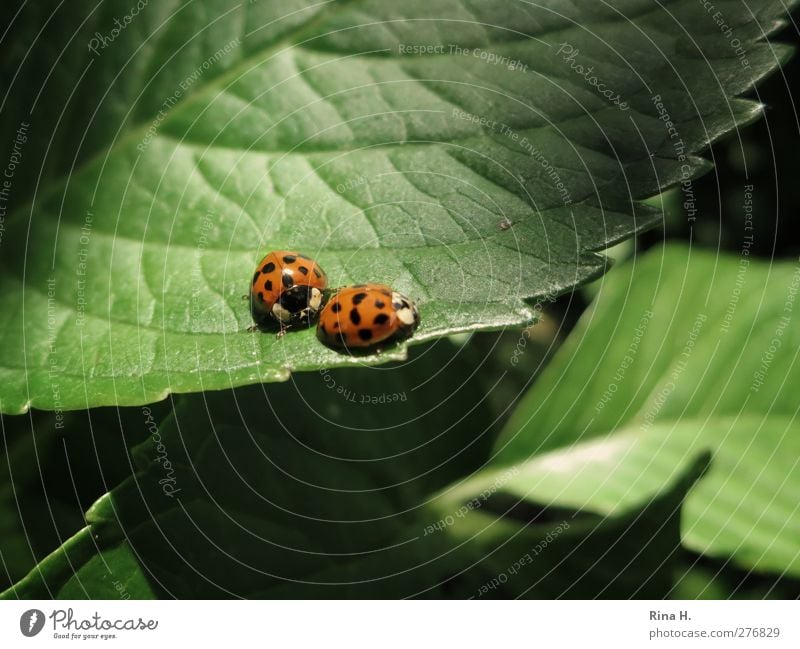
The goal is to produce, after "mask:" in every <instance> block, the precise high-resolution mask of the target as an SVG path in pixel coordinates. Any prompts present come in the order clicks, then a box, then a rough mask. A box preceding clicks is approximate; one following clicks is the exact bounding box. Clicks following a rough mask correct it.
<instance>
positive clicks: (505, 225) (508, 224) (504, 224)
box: [498, 216, 514, 230]
mask: <svg viewBox="0 0 800 649" xmlns="http://www.w3.org/2000/svg"><path fill="white" fill-rule="evenodd" d="M512 225H514V224H513V223H512V222H511V221H509V220H508V217H507V216H504V217H503V218H502V219H501V220H500V223H499V224H498V227H499V228H500V229H501V230H508V229H509V228H510V227H511V226H512Z"/></svg>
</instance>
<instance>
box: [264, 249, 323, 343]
mask: <svg viewBox="0 0 800 649" xmlns="http://www.w3.org/2000/svg"><path fill="white" fill-rule="evenodd" d="M327 285H328V278H327V276H326V275H325V272H324V271H323V270H322V268H320V266H319V264H318V263H317V262H315V261H314V260H313V259H311V258H310V257H306V256H305V255H302V254H300V253H299V252H290V251H287V250H276V251H273V252H270V253H269V254H268V255H267V256H266V257H264V259H262V260H261V261H260V262H259V264H258V267H257V268H256V272H255V274H254V275H253V281H252V283H251V287H250V311H251V312H252V314H253V320H255V321H256V324H257V325H258V326H262V325H265V324H267V323H268V322H269V321H270V320H272V321H275V322H277V323H278V324H280V326H281V331H283V330H284V329H285V328H286V327H289V326H292V325H297V324H305V325H310V324H311V323H312V322H313V320H314V318H315V317H316V316H317V314H318V313H319V310H320V307H322V299H323V294H324V291H325V288H326V287H327Z"/></svg>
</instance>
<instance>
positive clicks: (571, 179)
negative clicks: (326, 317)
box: [0, 0, 789, 413]
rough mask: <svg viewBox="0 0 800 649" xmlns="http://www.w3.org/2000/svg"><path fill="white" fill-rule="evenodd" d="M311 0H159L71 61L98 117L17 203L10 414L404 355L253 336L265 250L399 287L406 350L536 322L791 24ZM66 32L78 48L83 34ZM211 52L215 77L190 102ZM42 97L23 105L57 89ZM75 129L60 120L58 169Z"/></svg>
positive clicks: (766, 8) (9, 293) (5, 386)
mask: <svg viewBox="0 0 800 649" xmlns="http://www.w3.org/2000/svg"><path fill="white" fill-rule="evenodd" d="M151 4H155V3H151ZM267 5H269V6H270V8H267ZM115 6H117V5H115ZM120 6H121V5H120ZM310 6H311V5H309V4H308V3H306V2H288V1H286V2H281V3H278V4H273V3H268V2H257V3H238V2H236V3H234V2H232V1H230V2H223V1H219V2H215V1H212V0H205V2H200V1H197V2H193V3H187V5H186V6H182V7H181V9H180V11H178V12H177V13H175V14H174V15H166V14H167V13H168V9H158V10H156V9H153V11H158V14H157V18H156V17H155V16H156V14H155V13H154V14H149V16H150V17H149V18H147V19H144V18H142V19H141V20H140V19H139V18H138V17H137V18H136V19H135V20H134V22H133V24H132V25H130V26H129V27H128V28H127V29H126V30H125V32H124V38H121V39H120V40H119V41H115V42H113V43H111V45H109V47H108V48H107V50H101V55H100V56H99V57H98V59H97V60H98V62H99V63H98V68H97V69H98V71H100V70H103V71H104V72H103V73H102V74H100V75H99V77H98V76H95V75H94V74H93V72H92V70H93V69H94V68H92V69H90V70H89V71H88V72H87V73H86V75H84V76H82V77H79V76H78V75H77V70H79V69H80V70H81V71H82V72H83V71H85V70H86V67H85V66H83V67H82V66H81V65H80V64H77V65H75V64H73V65H72V67H69V66H68V67H66V68H65V72H66V76H65V77H60V81H59V83H60V84H63V85H66V86H67V87H70V88H71V89H72V90H74V91H75V92H74V93H71V94H70V95H69V96H68V100H67V101H66V104H65V111H66V112H68V113H69V114H81V115H85V114H86V113H89V114H91V115H92V120H91V122H90V123H91V128H89V129H88V130H89V131H90V132H91V133H93V134H94V133H97V136H96V137H97V140H98V142H96V143H95V144H96V146H94V149H96V150H98V151H99V154H98V155H95V156H94V157H89V158H88V159H85V162H84V163H83V164H82V165H80V167H79V168H76V169H75V171H74V173H72V174H71V175H70V176H69V177H68V178H67V179H64V180H61V181H58V182H50V184H49V185H48V186H47V187H46V188H44V189H42V190H40V191H39V192H37V194H36V196H35V200H34V202H33V203H32V204H31V205H30V206H26V207H24V208H20V209H18V210H17V211H16V212H15V213H14V214H13V215H10V216H9V218H8V219H7V223H6V231H5V232H4V236H3V241H2V246H3V248H2V249H3V258H2V270H3V273H2V276H0V277H1V279H0V291H2V294H3V297H4V309H3V318H2V321H0V324H2V327H0V332H2V334H0V335H2V338H0V386H1V387H0V409H1V410H2V411H5V412H11V413H16V412H21V411H23V410H25V409H26V408H27V407H29V406H31V405H32V406H35V407H38V408H43V409H55V410H59V409H70V408H80V407H88V406H96V405H103V404H122V405H132V404H141V403H146V402H152V401H154V400H158V399H162V398H164V397H165V396H166V395H167V394H168V393H169V392H193V391H199V390H209V389H221V388H229V387H232V386H237V385H244V384H248V383H256V382H265V381H281V380H286V379H287V378H288V377H289V373H290V372H291V371H293V370H310V369H316V368H320V367H336V366H345V365H353V364H373V363H382V362H386V361H389V360H396V359H399V358H402V357H404V355H405V353H406V350H405V347H404V346H403V345H400V346H398V347H396V348H395V349H392V350H389V351H387V352H385V353H383V354H382V355H371V356H367V357H363V358H357V359H356V358H352V357H350V356H346V355H342V354H337V353H335V352H333V351H330V350H328V349H326V348H323V347H322V346H321V345H320V344H319V343H318V342H317V340H316V338H315V336H314V332H313V331H302V332H296V333H293V334H292V335H291V336H286V337H284V338H282V339H276V338H275V337H274V336H272V335H254V334H248V333H247V332H246V328H247V326H248V325H249V324H250V316H249V313H248V307H247V303H246V302H245V301H242V300H241V299H240V298H241V295H242V294H243V293H245V292H246V290H247V288H248V284H249V278H250V277H251V276H252V271H253V268H254V266H255V263H256V262H257V261H258V259H259V258H260V257H261V256H262V255H263V254H264V252H265V251H266V250H269V249H279V248H287V247H288V248H296V249H301V250H303V251H305V252H306V253H307V254H310V255H312V256H314V257H316V258H318V260H319V261H320V263H321V264H322V266H323V267H324V268H325V269H326V270H327V272H328V274H329V277H330V279H331V282H332V283H333V284H334V285H341V284H345V283H349V282H356V281H386V282H390V283H392V284H393V285H395V286H396V287H397V288H398V289H400V290H403V291H405V292H406V293H408V294H410V295H411V296H412V297H414V298H415V299H416V300H417V301H418V302H419V304H420V307H421V313H422V326H421V328H420V330H419V332H418V334H417V336H416V337H415V338H414V340H413V341H412V342H414V343H419V342H422V341H425V340H430V339H432V338H436V337H440V336H443V335H446V334H451V333H454V332H462V331H472V330H489V329H497V328H501V327H506V326H511V325H520V324H523V323H528V322H530V321H531V320H532V319H533V317H534V309H533V302H534V301H535V300H536V299H541V298H543V297H544V296H548V295H552V294H558V293H561V292H564V291H567V290H569V289H571V288H572V287H574V286H576V285H578V284H580V283H582V282H585V281H587V280H588V279H590V278H593V277H596V276H598V275H599V274H600V273H602V271H603V270H604V266H605V262H604V259H603V258H602V257H601V256H599V255H598V254H596V253H595V252H594V251H598V250H601V249H604V248H605V247H606V246H608V245H609V244H611V243H614V242H616V241H619V240H622V239H624V238H626V237H629V236H631V235H632V234H633V233H634V232H636V231H638V230H641V229H642V228H645V227H648V226H650V225H652V224H653V223H655V221H656V217H657V213H656V212H655V211H654V210H652V209H651V208H648V207H645V206H643V205H641V204H638V203H636V202H635V201H636V199H641V198H645V197H647V196H650V195H652V194H655V193H657V192H658V191H660V190H661V189H662V188H664V187H665V186H668V185H673V184H675V183H677V182H679V181H681V180H685V179H686V178H688V177H693V176H695V175H697V174H699V173H702V172H703V171H704V170H706V169H708V167H709V164H708V163H707V162H705V161H703V160H701V159H699V158H696V157H694V156H692V155H691V154H692V153H693V152H696V151H699V150H700V149H702V148H703V147H704V146H705V145H706V144H707V143H708V142H709V141H711V140H713V139H715V138H717V137H719V136H720V135H722V134H723V133H725V132H726V131H728V130H730V129H732V128H733V127H734V126H735V125H736V124H741V123H744V122H747V121H749V120H752V119H754V118H755V117H757V115H758V114H759V113H760V111H761V106H760V105H758V104H756V103H754V102H750V101H743V100H738V99H734V97H735V96H736V95H738V94H740V93H743V92H745V91H747V90H748V89H749V88H750V87H751V86H752V85H753V83H754V82H756V81H758V80H759V79H761V78H762V77H764V76H765V75H767V74H769V73H770V72H771V71H773V70H774V69H776V67H777V66H778V65H779V63H780V62H781V61H783V60H785V59H786V58H787V56H788V53H789V52H788V49H787V48H786V47H783V46H774V45H770V44H768V43H765V42H760V41H758V39H760V38H762V37H763V35H764V34H765V33H768V32H771V31H772V30H774V29H775V28H776V27H778V26H779V24H778V23H777V22H776V20H777V19H778V18H779V17H780V16H781V15H782V13H783V12H784V11H785V8H784V5H783V3H780V2H777V1H776V2H772V1H770V2H765V3H762V6H761V7H760V8H759V9H757V10H751V8H749V7H745V6H744V5H742V4H741V3H740V2H738V0H721V1H720V2H718V3H717V8H718V9H719V10H720V11H721V12H723V13H724V15H725V17H726V21H727V24H728V25H730V26H731V28H732V29H733V30H734V32H735V34H736V37H737V38H738V39H739V40H740V42H741V43H742V46H743V47H744V48H745V50H746V54H747V65H744V63H743V61H742V60H741V58H740V55H739V54H737V52H736V51H735V50H734V49H732V48H731V47H730V42H729V41H728V39H727V38H726V37H725V35H724V34H723V33H722V32H721V31H720V28H719V25H718V24H717V22H716V21H715V20H714V19H713V18H712V16H711V15H709V14H708V13H707V12H706V11H705V10H704V9H703V8H702V5H700V4H698V3H697V2H695V1H694V0H673V1H672V2H668V3H665V4H664V6H661V5H653V4H652V3H649V2H642V1H641V0H625V1H621V2H617V3H614V6H613V7H612V6H608V5H603V4H600V5H598V4H596V3H578V4H576V3H574V2H571V1H567V0H560V1H556V2H553V3H550V4H549V5H548V6H539V5H534V4H530V3H509V2H507V1H505V0H502V1H501V0H496V1H494V2H473V1H471V0H460V1H457V0H440V1H439V2H431V1H430V0H411V1H407V2H403V3H402V4H399V5H398V3H396V2H393V1H390V0H371V1H370V0H361V1H355V2H337V3H332V4H329V5H326V6H325V7H324V8H322V9H319V10H312V9H310V8H309V7H310ZM207 8H212V9H213V10H212V11H209V12H208V13H207V12H206V9H207ZM120 10H121V9H120ZM228 10H229V11H230V13H225V12H226V11H228ZM293 10H296V11H293ZM126 11H127V10H126ZM148 11H150V5H148V7H147V9H145V10H143V11H142V13H147V12H148ZM223 14H224V15H225V18H224V20H223V19H222V18H220V16H222V15H223ZM282 16H286V19H285V20H283V19H282ZM218 18H219V21H220V22H217V20H218ZM276 21H277V23H276ZM98 24H101V23H97V22H95V23H94V25H93V26H94V27H97V25H98ZM276 25H277V26H276ZM217 27H218V31H215V30H216V29H217ZM262 28H263V29H262ZM129 30H130V31H129ZM134 30H135V31H134ZM195 34H198V35H199V34H202V35H203V36H198V38H200V41H201V42H203V43H204V45H202V46H201V47H198V48H197V51H196V52H193V50H192V48H193V45H192V44H193V43H194V39H193V36H194V35H195ZM233 38H238V44H234V46H233V49H232V50H231V51H230V52H228V53H227V54H226V53H224V52H223V53H221V54H218V53H219V52H220V51H221V50H224V48H225V47H226V45H229V44H230V43H231V40H232V39H233ZM206 41H207V42H206ZM142 43H147V46H145V47H140V45H141V44H142ZM214 45H216V46H217V48H218V49H217V50H213V47H214ZM74 47H77V48H78V50H79V51H82V53H81V54H80V55H77V54H76V53H75V50H74V49H71V50H70V52H71V53H72V55H73V56H81V57H83V60H84V61H85V60H86V57H87V56H88V54H87V53H86V51H85V48H86V44H85V41H80V40H79V41H77V44H76V45H75V46H74ZM431 47H432V48H438V49H434V50H433V51H432V53H431V50H424V51H421V50H419V49H414V48H431ZM220 48H221V49H220ZM407 48H411V49H407ZM456 48H458V49H456ZM565 48H566V49H565ZM569 48H571V49H569ZM212 50H213V51H212ZM209 52H211V54H208V53H209ZM172 53H175V54H176V56H178V60H179V63H178V64H175V65H174V66H173V59H171V58H170V56H169V55H170V54H172ZM178 53H180V54H179V55H178ZM106 55H108V56H111V57H113V61H111V60H109V62H108V63H104V62H103V61H105V60H106V58H105V57H106ZM490 55H491V59H490ZM204 56H205V57H206V58H203V57H204ZM228 56H231V57H232V58H226V57H228ZM65 59H69V60H72V58H71V57H65ZM122 59H124V60H125V61H126V64H125V65H124V66H122V67H119V69H120V76H119V77H118V78H108V76H107V75H108V74H109V73H110V71H113V70H114V69H115V67H114V66H115V65H116V66H120V65H121V64H120V61H121V60H122ZM209 60H211V62H210V63H209V62H208V61H209ZM192 63H194V67H192ZM162 66H163V69H162ZM205 66H207V67H209V68H213V69H214V73H215V74H216V75H217V76H216V78H213V77H212V75H208V76H206V75H205V74H201V75H199V76H200V77H201V82H198V83H200V85H199V86H194V84H190V85H192V88H191V89H192V90H193V92H192V93H189V94H188V95H187V96H184V95H183V94H182V93H181V90H182V86H181V84H182V83H184V82H185V80H186V78H187V75H189V76H191V74H192V72H191V70H197V69H200V70H202V71H204V70H205ZM578 66H580V67H578ZM589 68H591V71H589ZM37 69H38V68H37ZM45 69H46V70H48V74H49V68H43V70H42V75H43V74H44V70H45ZM223 69H225V72H224V73H221V74H219V73H220V72H221V71H222V70H223ZM154 70H155V71H157V74H156V76H155V78H154V81H153V84H152V85H151V84H150V83H149V81H148V80H149V78H150V76H149V75H150V74H151V73H154ZM187 70H190V71H189V72H188V73H187ZM591 75H595V76H596V79H597V80H595V77H593V76H591ZM55 76H58V75H55ZM23 78H24V79H26V80H25V83H30V84H33V85H37V86H38V85H39V83H40V82H41V79H40V78H39V77H37V76H36V75H35V74H32V75H30V76H29V77H23ZM121 79H126V80H128V79H129V80H130V81H129V82H128V83H129V84H130V85H129V86H128V85H127V83H126V84H122V85H124V88H122V89H113V93H114V94H113V95H112V96H109V97H107V98H105V99H104V100H103V101H101V102H99V104H98V102H97V93H98V92H104V91H109V92H112V82H114V86H113V87H114V88H116V86H117V84H118V83H120V84H121V82H120V80H121ZM600 81H602V82H603V83H604V84H605V86H604V87H605V91H606V95H602V94H600V93H599V92H598V89H597V88H595V85H597V84H599V83H600ZM17 83H22V81H18V82H17ZM88 85H91V86H93V88H92V90H91V92H87V93H84V92H83V90H84V89H85V88H86V87H87V86H88ZM98 85H99V88H97V87H96V86H98ZM609 89H613V92H614V94H616V95H619V99H624V101H620V100H619V99H617V100H616V102H615V101H614V100H612V99H609V95H610V93H609ZM51 90H52V89H51V88H50V86H48V85H47V84H44V86H43V89H42V94H41V97H40V98H39V102H38V104H37V105H39V106H51V107H52V105H53V104H55V105H56V106H60V105H61V103H59V102H62V100H63V93H59V92H56V91H55V90H53V91H52V92H53V94H52V95H51V94H50V92H51ZM176 91H177V92H178V93H181V94H180V96H179V97H178V99H180V101H177V99H176V101H175V102H174V104H173V103H170V98H171V97H174V96H175V93H176ZM103 96H104V97H105V95H103ZM654 96H658V97H659V98H660V102H662V103H663V108H662V107H661V104H660V103H659V102H658V101H654V100H653V97H654ZM165 102H167V105H166V106H165ZM129 104H130V110H129V111H125V108H120V106H123V107H127V106H128V105H129ZM112 105H113V106H112ZM95 109H97V111H96V114H95ZM48 110H50V109H48ZM162 110H163V113H162V112H159V111H162ZM663 111H666V113H664V112H663ZM120 113H124V115H122V116H121V115H120ZM663 115H667V116H668V117H671V119H672V120H674V124H675V128H676V129H677V131H676V132H677V133H679V136H680V146H679V147H678V146H676V142H675V138H674V137H672V136H671V131H670V130H669V128H668V126H669V125H668V124H665V122H664V121H663V120H662V119H661V117H662V116H663ZM59 118H60V119H65V118H62V115H61V113H59ZM11 122H12V124H11V126H12V127H13V126H15V125H16V122H15V120H14V119H12V120H11ZM83 123H86V121H85V119H81V120H78V121H77V122H76V124H77V125H78V126H79V127H80V125H81V124H83ZM58 124H59V125H61V124H62V122H58ZM47 125H48V122H47V119H45V121H44V123H43V125H42V126H43V127H44V129H45V130H46V129H47ZM42 126H40V127H39V128H42ZM60 128H63V129H66V130H70V129H71V128H72V125H71V123H70V122H69V120H66V121H63V127H60ZM31 129H32V130H31V133H32V132H33V130H35V123H34V125H33V126H31ZM59 132H61V131H60V130H59ZM112 133H113V136H112V135H111V134H112ZM104 134H105V135H104ZM81 135H82V133H81ZM75 137H77V135H74V136H69V137H66V141H67V143H64V140H63V139H59V140H58V141H59V143H60V144H63V146H65V147H67V150H68V153H67V155H66V158H67V159H68V160H70V162H72V161H73V160H75V159H81V156H79V155H78V154H79V153H81V151H82V149H79V150H78V151H76V152H75V153H74V154H72V150H71V149H70V148H69V145H68V142H69V141H70V140H72V141H74V139H75ZM93 137H94V135H93ZM62 158H63V154H62ZM55 166H56V168H63V166H64V165H63V164H56V165H55ZM22 173H23V172H22V171H20V174H22ZM28 173H34V170H33V168H31V169H28ZM501 223H511V227H502V228H501V227H500V224H501Z"/></svg>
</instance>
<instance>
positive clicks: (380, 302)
mask: <svg viewBox="0 0 800 649" xmlns="http://www.w3.org/2000/svg"><path fill="white" fill-rule="evenodd" d="M385 306H386V302H384V301H383V300H375V307H376V308H378V309H382V308H383V307H385Z"/></svg>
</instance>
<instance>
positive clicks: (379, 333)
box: [317, 284, 419, 349]
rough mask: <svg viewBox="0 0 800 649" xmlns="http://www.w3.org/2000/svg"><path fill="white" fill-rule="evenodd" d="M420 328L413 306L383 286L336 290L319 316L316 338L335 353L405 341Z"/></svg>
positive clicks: (410, 302)
mask: <svg viewBox="0 0 800 649" xmlns="http://www.w3.org/2000/svg"><path fill="white" fill-rule="evenodd" d="M418 326H419V311H418V310H417V306H416V304H414V302H412V301H411V300H409V299H408V298H407V297H406V296H405V295H402V294H401V293H398V292H397V291H394V290H392V289H391V288H390V287H389V286H386V285H385V284H356V285H355V286H346V287H344V288H341V289H339V290H338V291H336V293H334V295H333V296H332V297H331V298H330V300H329V301H328V303H327V304H326V305H325V307H324V308H323V309H322V311H321V313H320V314H319V322H318V323H317V338H319V339H320V341H321V342H323V343H324V344H326V345H328V346H329V347H333V348H335V349H342V348H364V347H372V346H374V345H377V344H379V343H383V342H389V341H398V340H405V339H406V338H410V337H411V336H413V335H414V331H415V330H416V328H417V327H418Z"/></svg>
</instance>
